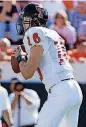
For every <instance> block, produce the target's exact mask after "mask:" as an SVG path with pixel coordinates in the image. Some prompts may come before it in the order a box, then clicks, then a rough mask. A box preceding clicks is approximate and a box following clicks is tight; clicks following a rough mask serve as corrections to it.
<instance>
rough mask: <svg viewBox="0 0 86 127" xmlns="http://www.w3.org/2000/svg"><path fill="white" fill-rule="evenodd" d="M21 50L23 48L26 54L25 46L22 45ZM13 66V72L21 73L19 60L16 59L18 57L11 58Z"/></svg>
mask: <svg viewBox="0 0 86 127" xmlns="http://www.w3.org/2000/svg"><path fill="white" fill-rule="evenodd" d="M21 48H22V50H23V51H24V52H26V51H25V47H24V45H23V44H22V45H21ZM11 66H12V70H13V71H14V72H15V73H20V68H19V64H18V62H17V59H16V57H15V56H14V55H12V56H11Z"/></svg>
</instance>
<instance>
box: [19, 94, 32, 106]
mask: <svg viewBox="0 0 86 127" xmlns="http://www.w3.org/2000/svg"><path fill="white" fill-rule="evenodd" d="M20 95H21V96H22V97H23V98H24V100H25V101H26V103H27V104H32V102H31V100H30V99H29V97H28V96H27V95H25V94H24V92H21V94H20Z"/></svg>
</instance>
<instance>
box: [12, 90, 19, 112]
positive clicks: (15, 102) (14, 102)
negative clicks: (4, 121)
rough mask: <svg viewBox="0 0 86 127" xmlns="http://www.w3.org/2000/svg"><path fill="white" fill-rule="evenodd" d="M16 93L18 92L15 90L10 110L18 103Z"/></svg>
mask: <svg viewBox="0 0 86 127" xmlns="http://www.w3.org/2000/svg"><path fill="white" fill-rule="evenodd" d="M18 95H19V93H18V92H15V98H14V100H13V101H12V102H11V108H12V110H14V109H15V107H16V104H17V103H18Z"/></svg>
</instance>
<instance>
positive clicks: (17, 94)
mask: <svg viewBox="0 0 86 127" xmlns="http://www.w3.org/2000/svg"><path fill="white" fill-rule="evenodd" d="M14 93H15V99H18V97H19V95H20V92H17V91H15V92H14Z"/></svg>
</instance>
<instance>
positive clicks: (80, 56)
mask: <svg viewBox="0 0 86 127" xmlns="http://www.w3.org/2000/svg"><path fill="white" fill-rule="evenodd" d="M28 2H38V3H41V4H43V6H44V7H45V8H47V10H48V14H49V19H48V22H47V27H48V28H50V29H54V30H55V31H57V32H58V34H59V35H60V36H61V37H62V38H63V39H64V40H65V46H66V49H67V51H68V58H69V60H70V62H85V61H86V2H85V1H84V0H83V1H73V0H72V1H64V0H60V1H58V0H49V1H41V0H38V1H36V0H34V1H33V0H25V1H23V0H22V1H19V0H18V1H15V0H13V1H8V0H7V1H4V0H2V1H0V60H10V56H11V54H12V51H13V47H14V45H17V44H22V43H23V42H22V40H23V37H22V36H19V35H18V34H17V31H16V22H17V19H18V14H19V12H20V11H21V10H22V8H23V7H24V6H25V4H27V3H28ZM51 8H53V9H51Z"/></svg>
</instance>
